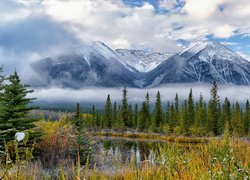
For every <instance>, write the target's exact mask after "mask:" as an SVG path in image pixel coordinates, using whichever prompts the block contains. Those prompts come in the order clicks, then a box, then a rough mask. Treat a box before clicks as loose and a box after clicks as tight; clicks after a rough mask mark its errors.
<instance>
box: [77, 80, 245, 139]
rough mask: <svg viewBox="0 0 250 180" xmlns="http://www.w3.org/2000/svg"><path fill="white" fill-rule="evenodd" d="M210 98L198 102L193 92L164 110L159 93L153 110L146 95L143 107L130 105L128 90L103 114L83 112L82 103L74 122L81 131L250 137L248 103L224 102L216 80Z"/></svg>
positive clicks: (177, 99) (109, 98)
mask: <svg viewBox="0 0 250 180" xmlns="http://www.w3.org/2000/svg"><path fill="white" fill-rule="evenodd" d="M210 95H211V97H210V99H209V101H208V102H206V101H205V100H204V98H203V96H202V94H201V95H200V97H199V100H198V101H197V102H196V101H195V100H194V97H193V92H192V89H190V92H189V95H188V97H187V98H186V99H185V100H182V101H180V100H179V97H178V94H176V96H175V100H174V102H168V103H167V107H166V108H163V106H162V100H161V95H160V92H159V91H158V93H157V94H156V101H155V105H154V107H153V109H150V108H152V107H151V106H150V97H149V94H148V93H147V94H146V96H145V101H144V102H142V104H141V105H140V108H139V106H138V104H135V105H133V106H132V105H131V104H130V103H129V102H128V91H127V89H126V87H125V88H124V89H123V92H122V101H121V104H117V103H116V102H112V100H111V97H110V95H108V96H107V100H106V103H105V107H104V111H103V112H101V111H100V110H99V109H97V108H96V107H95V106H93V107H92V110H91V112H89V113H84V114H83V113H82V112H81V107H80V104H79V103H77V105H76V112H75V117H74V123H75V125H77V126H78V127H79V128H80V127H86V128H93V129H113V130H118V131H120V130H122V131H124V130H136V131H140V132H158V133H169V134H181V135H196V136H218V135H221V134H223V133H224V131H228V132H229V133H230V134H231V135H233V136H238V137H242V136H248V135H249V133H250V132H249V131H250V128H249V125H250V107H249V100H246V103H245V107H241V106H240V104H239V103H238V102H236V103H231V102H230V101H229V99H228V98H225V99H224V101H223V102H221V100H220V97H219V95H218V86H217V84H216V82H215V81H214V82H213V83H212V87H211V90H210Z"/></svg>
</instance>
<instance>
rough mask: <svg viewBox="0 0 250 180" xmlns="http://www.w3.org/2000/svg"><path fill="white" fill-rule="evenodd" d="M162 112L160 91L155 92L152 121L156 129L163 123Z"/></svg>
mask: <svg viewBox="0 0 250 180" xmlns="http://www.w3.org/2000/svg"><path fill="white" fill-rule="evenodd" d="M163 116H164V114H163V110H162V105H161V95H160V92H159V91H158V92H157V95H156V102H155V110H154V118H153V119H154V122H153V127H155V128H156V129H158V128H159V127H161V126H162V125H163V119H164V117H163Z"/></svg>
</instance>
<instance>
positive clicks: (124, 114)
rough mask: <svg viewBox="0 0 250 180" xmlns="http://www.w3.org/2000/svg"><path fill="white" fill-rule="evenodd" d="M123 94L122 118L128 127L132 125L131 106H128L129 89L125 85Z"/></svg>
mask: <svg viewBox="0 0 250 180" xmlns="http://www.w3.org/2000/svg"><path fill="white" fill-rule="evenodd" d="M122 92H123V95H122V106H121V120H122V122H123V123H124V125H125V126H126V127H128V126H130V124H131V122H129V121H130V118H129V107H128V97H127V94H128V91H127V88H126V87H124V89H123V91H122Z"/></svg>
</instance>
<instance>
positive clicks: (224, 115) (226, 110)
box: [218, 98, 231, 134]
mask: <svg viewBox="0 0 250 180" xmlns="http://www.w3.org/2000/svg"><path fill="white" fill-rule="evenodd" d="M226 122H228V126H229V129H231V128H230V127H231V104H230V102H229V100H228V98H225V101H224V103H223V106H222V112H221V117H220V119H219V123H218V130H219V134H222V133H223V132H224V128H225V123H226Z"/></svg>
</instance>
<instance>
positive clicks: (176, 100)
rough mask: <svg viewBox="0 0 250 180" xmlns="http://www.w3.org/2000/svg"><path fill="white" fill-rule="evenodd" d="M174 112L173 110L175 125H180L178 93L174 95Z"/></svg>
mask: <svg viewBox="0 0 250 180" xmlns="http://www.w3.org/2000/svg"><path fill="white" fill-rule="evenodd" d="M174 110H175V117H176V120H175V121H176V124H177V125H179V124H180V122H179V121H180V114H179V96H178V93H176V95H175V103H174Z"/></svg>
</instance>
